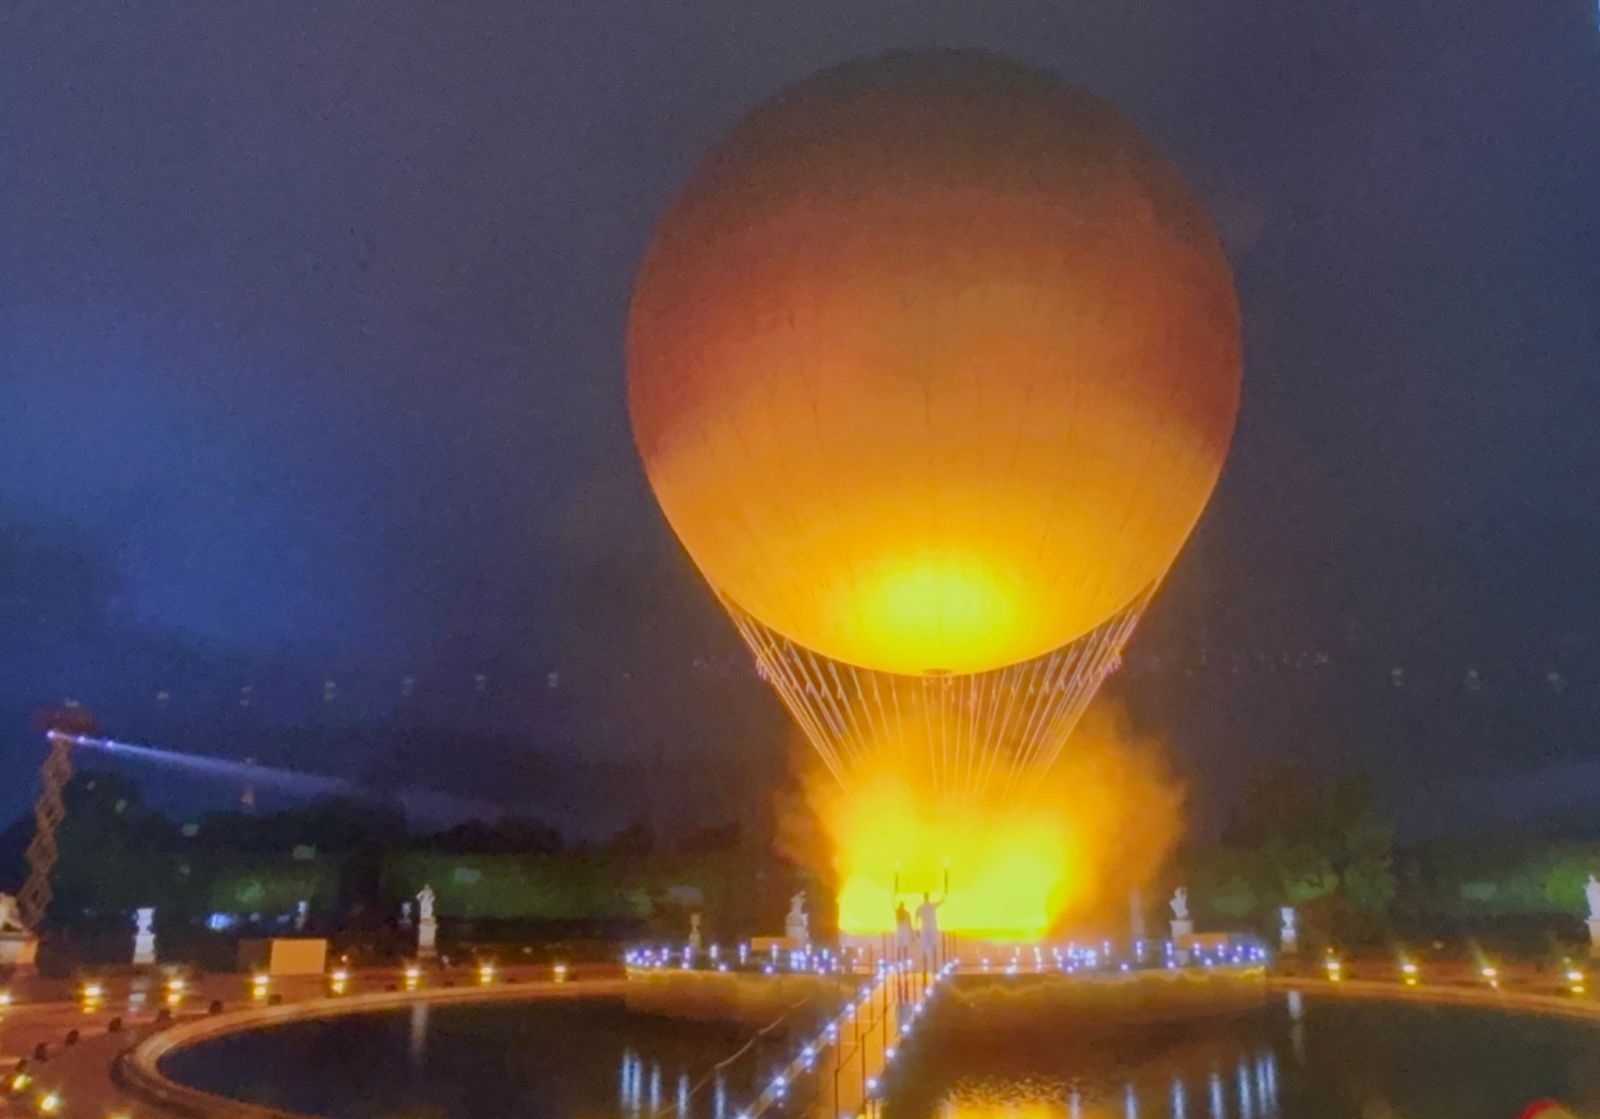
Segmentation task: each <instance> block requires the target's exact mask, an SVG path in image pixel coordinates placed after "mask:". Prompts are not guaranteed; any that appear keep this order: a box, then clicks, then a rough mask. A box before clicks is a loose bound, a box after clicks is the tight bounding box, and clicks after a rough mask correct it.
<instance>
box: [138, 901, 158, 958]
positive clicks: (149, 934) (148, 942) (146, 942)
mask: <svg viewBox="0 0 1600 1119" xmlns="http://www.w3.org/2000/svg"><path fill="white" fill-rule="evenodd" d="M155 921H156V911H155V910H154V909H151V908H145V909H135V910H134V911H133V962H134V963H135V964H153V963H155V962H156V933H155V928H154V925H155Z"/></svg>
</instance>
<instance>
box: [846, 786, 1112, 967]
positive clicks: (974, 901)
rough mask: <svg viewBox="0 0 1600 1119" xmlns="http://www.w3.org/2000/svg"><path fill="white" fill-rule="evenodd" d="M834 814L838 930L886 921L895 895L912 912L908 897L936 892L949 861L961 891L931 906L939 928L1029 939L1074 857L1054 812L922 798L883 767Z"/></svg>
mask: <svg viewBox="0 0 1600 1119" xmlns="http://www.w3.org/2000/svg"><path fill="white" fill-rule="evenodd" d="M841 817H842V818H841V819H840V821H839V824H840V838H841V839H842V840H843V842H842V843H841V844H840V847H839V851H838V869H839V871H840V889H839V928H840V929H841V930H842V931H844V932H847V933H870V932H881V931H884V930H887V929H889V928H892V927H893V922H894V911H895V903H896V901H897V900H905V901H906V902H907V903H908V904H909V905H910V906H911V908H912V909H915V908H916V904H917V902H918V901H920V898H919V897H916V896H915V895H918V894H921V893H924V892H926V893H929V894H931V895H932V896H933V897H935V898H940V897H943V896H944V870H945V867H946V866H947V865H948V867H949V869H950V875H951V877H952V880H953V882H954V884H955V885H957V886H959V889H953V890H952V891H951V892H950V895H949V897H948V898H947V899H946V901H945V904H944V905H943V906H942V907H941V908H940V910H939V917H938V920H939V927H940V928H942V929H946V930H948V931H950V932H960V933H965V934H968V935H972V936H981V937H983V938H985V939H999V940H1009V939H1018V940H1036V939H1038V938H1040V937H1042V936H1043V935H1044V934H1045V933H1046V932H1048V931H1049V928H1050V925H1051V923H1052V921H1053V919H1054V917H1055V914H1056V913H1058V912H1060V910H1061V908H1062V907H1063V905H1064V903H1065V902H1066V901H1067V900H1068V898H1070V896H1071V894H1072V892H1073V891H1074V888H1075V886H1076V882H1075V881H1074V878H1075V875H1074V870H1075V868H1076V867H1077V866H1078V865H1079V863H1081V861H1082V860H1081V859H1080V858H1079V857H1078V853H1077V850H1076V844H1075V843H1074V841H1073V835H1072V829H1071V827H1070V824H1069V823H1068V822H1067V821H1066V820H1065V819H1063V818H1062V817H1061V816H1059V815H1056V814H1051V813H1047V812H1043V811H1040V810H1038V809H1034V810H1030V811H1026V812H1010V813H1005V814H1004V815H1001V814H998V813H995V812H992V811H990V810H989V808H988V806H986V805H984V804H981V803H971V802H968V803H944V804H933V805H930V804H926V803H925V802H923V801H920V800H919V799H918V797H917V795H916V793H915V791H914V790H913V789H912V788H911V787H910V786H909V785H908V784H906V783H905V782H904V781H903V780H901V779H899V778H897V777H896V776H894V775H892V774H888V773H885V774H882V775H880V776H878V777H877V778H875V779H873V780H871V781H867V782H863V783H860V784H858V785H856V786H854V787H853V788H851V789H850V790H849V792H848V794H847V796H846V798H845V800H844V804H843V805H842V812H841ZM897 868H898V875H899V882H900V888H901V892H902V898H900V899H897V898H896V896H895V892H894V885H895V879H896V871H897ZM905 895H911V896H905Z"/></svg>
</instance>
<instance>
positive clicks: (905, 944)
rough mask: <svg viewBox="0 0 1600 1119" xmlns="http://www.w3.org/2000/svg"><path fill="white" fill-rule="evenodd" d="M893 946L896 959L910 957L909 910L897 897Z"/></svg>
mask: <svg viewBox="0 0 1600 1119" xmlns="http://www.w3.org/2000/svg"><path fill="white" fill-rule="evenodd" d="M894 947H895V958H896V959H898V960H907V959H910V958H911V910H909V909H907V908H906V903H905V902H904V901H902V900H900V899H898V898H897V899H896V900H895V904H894Z"/></svg>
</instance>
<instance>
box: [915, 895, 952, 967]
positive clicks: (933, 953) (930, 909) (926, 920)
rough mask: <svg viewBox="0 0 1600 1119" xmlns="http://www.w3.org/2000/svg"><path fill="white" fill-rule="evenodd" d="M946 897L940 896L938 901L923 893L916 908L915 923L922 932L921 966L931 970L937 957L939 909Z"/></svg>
mask: <svg viewBox="0 0 1600 1119" xmlns="http://www.w3.org/2000/svg"><path fill="white" fill-rule="evenodd" d="M946 896H948V895H947V894H946V895H941V896H940V898H939V900H938V901H934V900H933V898H932V896H931V895H929V894H927V893H924V894H923V895H922V904H921V905H919V906H917V923H918V924H919V925H920V926H921V930H922V966H923V967H925V968H932V967H933V966H934V961H935V960H937V959H938V957H939V907H940V906H941V905H943V904H944V902H945V897H946Z"/></svg>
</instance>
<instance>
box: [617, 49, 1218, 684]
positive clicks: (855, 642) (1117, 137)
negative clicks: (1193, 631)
mask: <svg viewBox="0 0 1600 1119" xmlns="http://www.w3.org/2000/svg"><path fill="white" fill-rule="evenodd" d="M628 370H629V379H628V398H629V410H630V412H631V415H632V420H633V427H634V433H635V437H636V439H637V441H638V445H639V449H640V452H641V455H642V457H643V460H644V465H645V470H646V472H647V473H648V475H649V478H650V482H651V484H652V486H653V487H654V489H655V493H656V496H657V498H658V499H659V501H660V503H661V506H662V509H663V510H664V511H665V513H666V516H667V519H668V521H670V522H671V524H672V527H673V529H674V531H675V532H676V533H677V535H678V537H679V539H681V540H682V542H683V544H684V546H685V547H686V548H687V549H688V551H689V554H690V556H691V557H692V558H693V559H694V561H695V563H696V564H697V565H698V566H699V567H700V569H701V571H702V572H703V573H704V574H705V576H706V578H707V579H708V580H709V581H710V582H711V584H712V585H713V586H714V587H715V588H716V589H717V590H718V592H719V593H720V594H721V595H723V596H724V597H725V598H726V599H727V600H728V601H729V602H731V603H732V604H734V605H735V606H737V607H739V608H740V609H742V610H743V611H745V612H746V613H748V614H749V615H751V616H752V617H754V618H755V619H756V620H758V621H760V622H761V623H763V624H764V625H766V626H767V627H769V628H770V629H772V630H775V631H777V632H778V633H780V634H782V635H783V636H785V637H788V638H789V639H791V640H793V641H795V642H797V643H799V644H800V645H803V646H805V647H807V648H809V649H812V650H814V651H816V652H819V653H822V654H824V655H826V656H828V657H831V658H834V659H836V660H839V661H843V662H845V663H848V664H853V665H857V666H860V667H863V668H869V669H876V670H880V671H886V672H893V673H904V674H924V673H930V672H955V673H965V672H978V671H984V670H987V669H992V668H997V667H1000V666H1004V665H1009V664H1015V663H1017V662H1020V661H1024V660H1027V659H1028V658H1031V657H1034V656H1037V655H1040V654H1042V653H1045V652H1048V651H1050V650H1052V649H1055V648H1058V647H1060V646H1062V645H1064V644H1066V643H1067V642H1069V641H1072V640H1073V639H1075V638H1077V637H1080V636H1081V635H1083V634H1085V633H1087V632H1089V631H1090V630H1091V629H1093V628H1094V627H1095V626H1097V625H1099V624H1101V623H1102V622H1104V621H1105V620H1106V619H1108V618H1110V617H1112V616H1113V615H1114V614H1116V613H1117V612H1118V611H1119V610H1122V609H1123V608H1124V607H1127V606H1128V605H1129V604H1130V603H1133V602H1134V601H1135V600H1136V599H1137V598H1138V597H1139V596H1140V595H1141V594H1142V593H1144V592H1145V591H1147V590H1149V589H1151V588H1153V587H1154V585H1155V584H1156V583H1157V582H1159V580H1160V579H1161V577H1162V575H1163V574H1164V573H1165V572H1166V570H1167V568H1168V567H1169V566H1170V565H1171V563H1172V561H1173V559H1174V558H1175V557H1176V555H1177V553H1178V550H1179V549H1180V548H1181V547H1182V545H1183V542H1184V540H1185V539H1186V538H1187V537H1188V535H1189V532H1190V530H1191V529H1192V528H1193V527H1194V524H1195V522H1196V520H1197V519H1198V518H1199V516H1200V513H1201V510H1202V509H1203V508H1204V506H1205V503H1206V501H1207V499H1208V498H1209V496H1210V494H1211V490H1212V488H1213V486H1214V485H1215V483H1216V480H1217V475H1218V473H1219V471H1220V470H1221V467H1222V461H1223V457H1224V455H1225V453H1226V450H1227V446H1228V441H1229V439H1230V438H1231V436H1232V432H1233V424H1234V417H1235V415H1236V413H1237V411H1238V401H1239V373H1240V371H1239V323H1238V308H1237V304H1236V301H1235V297H1234V290H1233V283H1232V280H1231V277H1230V274H1229V271H1228V265H1227V261H1226V260H1225V258H1224V256H1223V253H1222V249H1221V246H1220V245H1219V243H1218V241H1217V237H1216V235H1215V233H1214V232H1213V230H1212V227H1211V224H1210V222H1209V220H1208V218H1207V215H1206V213H1205V210H1204V208H1203V207H1202V206H1201V205H1200V203H1199V202H1198V201H1197V200H1196V199H1195V198H1194V197H1193V195H1192V194H1191V193H1190V192H1189V190H1188V188H1187V187H1186V186H1185V184H1184V182H1183V180H1182V179H1181V178H1180V177H1179V175H1178V173H1177V172H1176V171H1175V170H1174V169H1173V168H1172V167H1171V166H1170V165H1169V164H1168V163H1167V162H1166V161H1165V160H1164V159H1163V158H1162V157H1161V155H1160V154H1159V153H1157V152H1156V150H1155V149H1154V148H1153V147H1152V146H1151V145H1150V144H1149V143H1148V142H1147V141H1146V140H1145V139H1144V138H1143V137H1142V136H1141V135H1140V134H1139V132H1138V130H1137V129H1136V128H1135V127H1134V126H1133V124H1131V123H1130V122H1129V121H1128V120H1127V118H1126V117H1124V116H1123V115H1122V114H1121V113H1120V112H1118V111H1117V110H1116V109H1115V108H1113V107H1112V106H1111V105H1109V104H1107V103H1106V102H1104V101H1101V100H1100V99H1098V98H1096V97H1094V96H1092V95H1091V94H1088V93H1086V92H1084V91H1082V90H1079V89H1075V88H1073V87H1072V86H1069V85H1066V84H1064V83H1063V82H1061V81H1059V80H1058V79H1056V78H1055V77H1053V76H1051V75H1049V74H1046V73H1044V72H1041V71H1038V70H1035V69H1032V68H1029V67H1026V66H1023V65H1021V64H1018V63H1015V62H1012V61H1009V60H1006V59H1003V58H1000V57H997V56H993V55H988V54H981V53H975V52H938V53H924V54H895V55H889V56H885V57H882V58H879V59H875V60H871V61H866V62H857V63H851V64H848V65H845V66H841V67H839V68H837V69H833V70H829V71H826V72H824V73H822V74H819V75H817V76H815V77H812V78H810V79H808V80H806V81H803V82H801V83H800V84H799V85H797V86H794V87H793V88H791V89H789V90H787V91H785V92H783V93H781V94H779V95H778V96H776V97H774V98H773V99H772V100H771V101H769V102H767V103H766V104H765V105H763V106H761V107H760V108H758V109H757V110H756V111H755V112H754V113H752V114H751V115H750V116H749V117H748V118H747V119H746V120H745V121H744V122H743V123H742V124H740V125H739V126H738V127H737V128H736V129H735V130H734V132H733V134H732V135H731V136H730V137H729V138H728V139H727V140H726V141H725V142H724V143H722V144H721V145H720V146H719V147H717V148H716V149H715V150H714V151H713V152H712V153H711V154H710V155H709V156H708V157H706V159H705V160H704V161H703V162H702V163H701V165H700V167H699V168H698V170H697V171H696V172H695V174H694V176H693V178H692V179H691V181H690V182H689V184H688V187H687V188H686V189H685V190H684V192H683V194H682V195H681V196H680V197H679V198H678V199H677V200H676V201H675V202H674V203H673V205H672V207H671V208H670V210H669V211H668V212H667V213H666V215H665V216H664V217H663V219H662V220H661V223H660V225H659V227H658V229H657V230H656V234H655V240H654V242H653V244H652V245H651V247H650V251H649V254H648V256H647V258H646V259H645V262H644V264H643V266H642V268H641V271H640V274H639V278H638V284H637V287H636V290H635V292H634V298H633V307H632V312H631V316H630V321H629V327H628Z"/></svg>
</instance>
